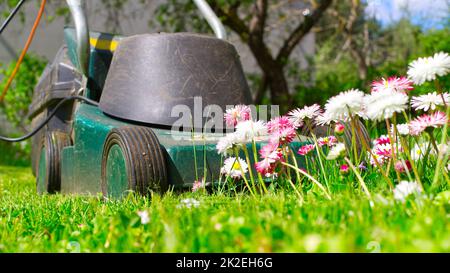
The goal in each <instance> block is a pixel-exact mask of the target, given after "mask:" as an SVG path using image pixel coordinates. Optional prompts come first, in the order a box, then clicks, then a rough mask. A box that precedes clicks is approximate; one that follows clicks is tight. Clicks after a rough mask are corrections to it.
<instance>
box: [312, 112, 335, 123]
mask: <svg viewBox="0 0 450 273" xmlns="http://www.w3.org/2000/svg"><path fill="white" fill-rule="evenodd" d="M332 121H333V119H332V118H331V116H330V115H329V113H322V114H321V115H318V116H317V117H316V124H317V125H329V124H330V123H331V122H332Z"/></svg>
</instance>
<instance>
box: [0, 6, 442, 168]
mask: <svg viewBox="0 0 450 273" xmlns="http://www.w3.org/2000/svg"><path fill="white" fill-rule="evenodd" d="M17 2H18V0H0V10H1V13H0V17H1V18H2V19H4V18H5V17H6V15H7V14H8V12H9V10H10V9H11V8H12V7H13V6H14V5H15V4H16V3H17ZM30 2H33V5H34V6H35V8H36V10H37V6H38V5H39V2H40V1H30ZM47 2H48V5H47V7H46V15H45V20H46V21H47V22H50V21H54V22H55V24H56V23H57V24H58V25H57V26H56V27H57V29H61V31H62V27H63V24H64V23H66V24H71V22H70V20H71V18H70V15H69V13H68V9H67V7H66V4H65V1H56V0H53V1H52V0H49V1H47ZM87 2H88V8H89V9H90V15H89V16H90V17H89V20H90V21H91V23H93V22H94V21H97V22H96V26H95V27H93V29H95V30H99V31H105V32H113V33H120V34H124V35H130V34H136V32H139V31H140V32H141V33H143V32H148V33H151V32H157V31H162V32H173V31H177V32H180V31H191V32H201V33H209V34H212V32H211V30H210V28H209V26H208V25H207V24H206V22H205V20H204V19H203V18H202V17H201V15H200V14H199V12H198V11H197V10H196V8H195V5H194V3H193V1H191V0H152V1H144V0H95V1H87ZM208 2H209V3H210V4H211V6H212V8H213V9H214V10H215V11H216V13H217V14H218V15H219V17H220V18H221V20H222V22H223V23H224V24H225V26H226V27H227V31H228V33H229V34H230V35H229V36H230V39H229V40H230V42H231V43H233V44H234V45H235V46H236V47H237V49H238V51H239V54H241V58H242V59H243V63H244V69H245V70H246V74H247V78H248V81H249V84H250V87H251V90H252V93H253V97H254V100H255V103H256V104H280V106H281V108H282V109H288V108H293V107H295V106H300V105H305V104H312V103H324V102H326V100H327V99H328V98H329V97H330V96H332V95H334V94H337V93H338V92H340V91H343V90H346V89H350V88H359V89H362V90H368V88H369V85H370V82H371V81H372V80H373V79H375V78H378V77H388V76H391V75H405V73H406V70H407V65H408V63H409V62H410V61H411V60H413V59H415V58H417V57H420V56H428V55H431V54H433V53H435V52H438V51H445V52H450V35H449V34H450V19H449V17H448V14H449V12H448V7H449V3H450V1H448V0H439V1H438V2H439V5H436V3H437V2H436V1H428V2H425V1H418V0H402V1H399V0H392V1H387V0H348V1H337V0H278V1H276V0H210V1H208ZM397 2H399V3H400V2H401V3H404V5H403V6H402V9H403V10H402V11H401V12H400V16H397V18H392V20H390V21H389V22H386V20H383V19H382V18H381V19H380V17H379V16H378V15H379V14H380V12H378V13H373V11H374V10H375V11H376V9H381V8H386V5H388V6H389V5H391V6H390V8H393V6H392V5H394V4H393V3H397ZM29 4H30V3H29ZM418 4H420V5H422V6H423V7H425V8H427V9H428V11H429V12H428V13H427V14H425V15H424V16H423V17H418V16H417V14H416V13H412V12H411V11H410V9H409V6H408V5H418ZM29 10H30V9H27V10H26V11H23V12H22V13H20V14H19V16H18V17H17V18H16V19H15V21H14V22H13V24H14V25H15V26H17V25H21V26H23V28H24V29H23V35H24V36H26V35H27V34H28V31H29V29H27V28H25V25H26V23H27V22H30V21H33V20H34V16H35V11H33V10H31V13H30V14H28V13H27V12H28V11H29ZM370 11H372V12H370ZM33 12H34V13H33ZM397 13H398V12H397ZM100 14H101V15H100ZM377 14H378V15H377ZM442 14H444V16H442ZM445 14H447V16H445ZM439 16H440V17H442V18H441V20H440V21H439V22H438V23H436V20H434V21H433V22H435V23H434V24H431V25H430V24H428V21H430V20H432V19H436V18H432V17H439ZM140 17H142V20H145V21H146V22H145V25H144V28H143V29H140V30H139V31H134V30H135V29H133V26H131V27H130V26H128V29H132V30H133V31H132V32H127V27H126V26H125V25H126V24H128V25H129V24H131V23H130V22H131V20H132V19H135V20H136V18H140ZM58 18H59V19H58ZM61 18H63V20H62V19H61ZM99 19H102V20H103V21H102V22H100V23H99V22H98V20H99ZM58 20H59V21H58ZM133 22H135V21H133ZM2 39H3V40H4V39H5V38H4V37H1V36H0V56H1V55H2V54H1V53H2V51H3V52H9V53H10V55H11V56H14V52H13V51H14V50H16V52H20V50H21V47H22V46H23V45H14V46H12V48H11V46H10V48H8V47H7V46H5V45H6V44H5V43H4V42H2ZM39 39H43V37H42V36H39V35H37V36H36V37H35V40H39ZM49 42H51V43H54V44H57V45H60V44H61V43H62V40H55V41H49ZM11 49H13V50H11ZM30 53H31V54H30V55H29V56H28V57H27V59H26V61H25V63H24V64H23V67H22V68H21V70H20V73H19V75H18V77H17V79H16V80H15V81H14V84H13V86H12V88H11V91H10V93H9V94H8V97H7V98H6V101H5V103H3V104H0V133H2V134H7V133H12V134H14V133H17V134H21V133H23V132H24V131H26V129H27V125H28V121H27V119H26V113H27V109H28V104H29V103H30V101H31V94H32V90H33V87H34V85H35V84H36V82H37V80H38V78H39V76H40V74H41V72H42V70H43V68H44V66H45V64H46V62H47V61H48V60H45V59H44V58H42V57H40V56H38V55H37V54H38V52H30ZM55 53H56V51H55ZM247 55H250V56H247ZM12 59H14V57H12ZM2 62H3V63H2ZM13 63H14V62H13ZM13 63H9V62H6V61H5V59H4V58H3V59H2V58H1V57H0V81H1V82H0V87H2V86H3V85H4V81H5V76H6V75H8V73H9V72H8V71H11V67H12V65H13ZM2 79H3V80H2ZM443 80H444V81H446V85H447V86H448V85H449V84H450V79H449V78H448V77H447V78H446V79H443ZM433 88H434V86H433V85H431V84H429V85H425V86H423V87H421V88H418V89H416V90H414V91H413V92H414V93H420V92H425V91H427V92H428V91H430V90H432V89H433ZM2 145H4V144H2V143H0V151H2V152H3V154H4V153H5V152H4V151H6V149H4V148H2V147H3V146H2ZM19 146H20V145H19ZM22 146H23V145H22ZM22 146H21V147H22ZM14 147H18V145H16V146H14ZM25 151H26V148H25ZM19 157H20V156H19ZM0 160H1V153H0Z"/></svg>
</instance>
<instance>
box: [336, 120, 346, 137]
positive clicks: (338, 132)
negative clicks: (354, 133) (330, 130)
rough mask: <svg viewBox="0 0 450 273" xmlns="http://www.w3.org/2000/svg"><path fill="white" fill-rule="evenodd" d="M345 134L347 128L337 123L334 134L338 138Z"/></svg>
mask: <svg viewBox="0 0 450 273" xmlns="http://www.w3.org/2000/svg"><path fill="white" fill-rule="evenodd" d="M344 132H345V126H344V124H342V123H339V122H338V123H336V124H335V125H334V133H335V134H336V135H338V136H342V135H343V134H344Z"/></svg>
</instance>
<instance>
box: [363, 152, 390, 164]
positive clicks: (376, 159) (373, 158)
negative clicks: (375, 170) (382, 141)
mask: <svg viewBox="0 0 450 273" xmlns="http://www.w3.org/2000/svg"><path fill="white" fill-rule="evenodd" d="M368 154H369V158H370V165H372V166H377V162H378V164H380V165H383V164H384V162H386V159H388V158H386V157H384V156H381V155H377V154H376V153H374V152H373V151H372V154H370V153H368Z"/></svg>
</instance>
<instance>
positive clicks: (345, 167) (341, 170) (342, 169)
mask: <svg viewBox="0 0 450 273" xmlns="http://www.w3.org/2000/svg"><path fill="white" fill-rule="evenodd" d="M349 172H350V167H349V166H348V165H347V164H343V165H341V167H340V168H339V173H340V174H341V175H347V174H348V173H349Z"/></svg>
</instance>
